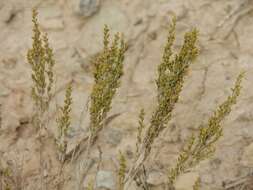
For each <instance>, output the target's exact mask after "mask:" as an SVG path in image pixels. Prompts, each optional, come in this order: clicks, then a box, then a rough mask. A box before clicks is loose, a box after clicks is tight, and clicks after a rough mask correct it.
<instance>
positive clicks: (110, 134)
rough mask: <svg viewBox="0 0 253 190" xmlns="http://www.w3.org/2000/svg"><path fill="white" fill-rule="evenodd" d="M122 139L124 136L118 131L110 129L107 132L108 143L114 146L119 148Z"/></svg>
mask: <svg viewBox="0 0 253 190" xmlns="http://www.w3.org/2000/svg"><path fill="white" fill-rule="evenodd" d="M122 137H123V134H122V132H121V131H120V130H118V129H113V128H109V129H107V131H106V132H105V138H106V142H107V143H109V144H111V145H113V146H117V145H118V144H119V143H120V142H121V139H122Z"/></svg>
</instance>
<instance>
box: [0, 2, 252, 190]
mask: <svg viewBox="0 0 253 190" xmlns="http://www.w3.org/2000/svg"><path fill="white" fill-rule="evenodd" d="M32 7H38V10H39V13H40V14H39V21H40V23H41V28H42V29H43V31H44V32H47V33H48V35H49V40H50V43H51V45H52V47H53V48H54V53H55V59H56V67H55V72H56V74H57V81H56V89H55V90H56V94H55V99H54V104H55V105H56V106H59V105H60V104H62V101H63V96H64V90H65V87H66V84H67V83H68V82H69V81H71V80H73V81H74V87H73V89H74V90H73V91H74V94H73V101H74V105H73V113H72V121H73V122H72V126H71V127H72V129H71V132H70V135H69V137H68V138H69V141H70V142H71V143H72V144H75V142H76V141H78V140H79V139H81V138H82V136H84V135H85V129H86V127H87V124H88V113H87V109H85V105H86V104H87V100H88V96H89V93H90V90H91V87H92V83H93V79H92V73H91V66H90V62H89V60H90V59H91V58H92V57H93V56H94V55H96V53H97V52H98V51H99V50H100V49H101V44H102V41H101V39H102V33H103V25H104V24H107V25H108V26H109V27H110V28H111V30H112V31H113V32H116V31H119V32H124V34H125V38H126V40H127V42H128V44H129V48H128V51H127V55H126V60H125V67H124V70H125V76H124V77H123V79H122V85H121V88H120V89H119V91H118V93H117V96H116V97H115V99H114V102H113V109H112V110H111V112H110V116H115V117H112V118H113V119H112V120H111V121H110V122H109V123H108V128H106V129H105V130H104V133H103V134H102V135H101V138H100V139H99V141H98V145H99V146H100V147H103V148H102V152H103V154H102V156H103V160H105V161H104V162H105V163H102V164H101V165H100V168H99V172H96V170H97V168H96V165H94V166H93V168H92V170H91V174H90V175H91V176H90V178H91V179H93V178H94V177H96V176H97V177H96V180H95V182H96V184H97V187H98V188H107V189H115V188H116V182H115V180H116V179H115V176H113V175H112V173H114V172H115V170H116V169H117V161H116V157H117V154H118V151H119V150H121V151H124V152H125V153H127V156H128V158H131V157H132V154H133V148H134V146H135V136H136V125H137V115H138V113H139V110H140V109H141V108H144V109H145V110H146V112H147V115H148V117H149V116H150V115H151V113H152V108H153V107H154V104H155V95H156V93H155V78H156V70H155V69H156V67H157V65H158V64H159V61H160V60H161V54H162V48H163V45H164V43H165V40H166V32H167V27H168V25H169V22H170V19H171V17H172V16H173V15H177V17H178V23H177V40H176V44H175V47H176V49H177V48H178V47H179V45H180V44H181V43H182V37H183V34H184V32H186V31H187V30H188V29H189V28H192V27H197V28H198V30H199V34H200V36H199V42H198V44H199V47H200V56H199V58H198V59H197V61H196V63H195V64H194V65H192V67H191V71H190V73H189V75H188V77H187V78H186V83H185V85H184V89H183V92H182V94H181V96H180V101H179V103H178V104H177V106H176V109H175V110H174V113H173V120H172V121H171V122H170V124H169V127H168V129H166V130H165V131H164V133H163V134H162V135H161V137H160V139H159V140H158V141H157V142H156V143H155V145H154V150H155V151H154V152H153V153H152V158H153V159H152V160H151V161H150V163H149V164H148V171H150V174H149V176H148V177H147V183H148V184H150V185H151V187H152V189H154V190H155V189H161V188H162V187H163V186H162V184H163V181H164V179H163V178H161V177H160V175H161V176H166V171H167V169H168V168H169V167H170V166H171V165H172V164H173V162H174V161H175V159H176V156H177V153H178V151H179V148H180V147H181V146H182V145H183V142H184V141H185V140H186V139H187V137H188V136H189V135H190V134H191V133H192V132H196V129H197V127H198V126H199V125H200V124H205V123H206V121H207V119H208V117H209V116H210V114H211V113H212V111H213V110H214V109H215V108H216V106H217V105H218V104H219V103H220V102H222V101H223V100H224V99H225V98H226V96H227V95H228V94H229V92H230V88H231V87H232V85H233V82H234V80H235V78H236V76H237V75H238V73H239V72H240V71H241V70H245V71H246V72H247V73H246V78H245V80H244V81H243V89H242V94H241V96H240V98H239V102H238V104H237V105H236V106H234V107H233V112H232V113H231V115H230V116H229V117H228V118H227V119H226V120H225V121H224V122H223V125H224V129H225V130H224V136H223V137H222V139H221V140H220V141H219V142H218V144H217V151H216V153H215V155H214V156H213V157H212V158H211V159H210V160H208V161H204V162H202V163H201V164H200V165H199V166H198V167H197V168H194V171H191V172H190V173H187V174H185V175H184V176H182V177H181V178H180V179H179V181H178V182H177V187H178V189H190V187H189V186H192V180H195V179H196V177H197V176H199V177H200V180H201V186H202V187H203V189H206V190H209V189H212V190H216V189H217V190H218V189H221V187H222V184H223V183H224V182H225V181H228V180H231V179H234V178H237V177H240V176H245V175H247V174H249V173H250V172H252V168H253V91H252V80H253V75H252V73H253V50H252V44H253V38H252V37H253V36H252V35H253V20H252V16H253V3H252V1H250V0H223V1H216V0H206V1H203V0H156V1H154V0H145V1H143V0H134V1H133V0H120V1H119V0H103V1H102V0H101V1H99V0H23V1H19V0H9V1H3V0H2V1H0V30H1V32H0V41H1V46H0V105H1V128H0V158H3V159H4V160H5V161H6V164H8V163H9V164H10V165H13V166H15V167H18V166H19V167H21V168H23V170H22V172H21V174H20V175H22V176H23V179H24V181H25V182H24V185H25V187H26V189H34V188H35V187H36V185H35V184H36V182H38V180H39V161H38V143H37V139H36V131H35V129H34V128H32V126H30V125H29V122H28V121H29V118H30V115H31V113H32V103H31V98H30V86H31V79H30V72H31V69H30V67H29V65H28V63H27V61H26V58H25V56H26V53H27V49H28V48H29V47H31V31H32V23H31V8H32ZM55 113H56V108H55V107H54V108H52V110H51V115H52V118H53V117H54V116H55ZM81 113H82V114H81ZM80 117H81V118H82V119H80ZM49 128H50V131H53V132H55V130H56V129H55V128H56V124H55V122H54V120H52V121H50V126H49ZM53 144H54V143H53V142H51V141H50V140H46V141H45V148H44V154H45V155H44V156H45V157H46V158H47V161H45V166H44V168H46V169H45V174H44V177H45V178H46V180H47V181H48V183H50V184H51V185H50V186H49V187H48V189H54V188H55V186H54V185H55V184H57V177H55V176H56V173H57V168H58V164H59V163H58V162H57V160H56V158H57V157H56V155H55V147H54V146H53ZM73 146H74V145H73ZM96 151H97V150H95V152H96ZM97 159H99V158H98V156H97V155H96V153H94V160H97ZM73 170H74V167H71V166H69V167H68V168H66V173H68V172H70V173H75V172H73ZM16 171H19V170H16ZM67 171H68V172H67ZM16 173H17V175H18V172H16ZM165 180H166V179H165ZM86 185H87V184H86ZM86 185H85V186H86ZM73 187H75V181H74V180H73V178H69V177H68V176H67V175H66V179H65V185H64V189H66V190H67V189H71V188H73ZM132 189H136V187H135V186H133V187H132Z"/></svg>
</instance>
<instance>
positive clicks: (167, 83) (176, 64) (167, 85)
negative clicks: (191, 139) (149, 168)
mask: <svg viewBox="0 0 253 190" xmlns="http://www.w3.org/2000/svg"><path fill="white" fill-rule="evenodd" d="M175 27H176V20H175V19H173V21H172V24H171V26H170V29H169V35H168V39H167V43H166V45H165V48H164V53H163V58H162V62H161V64H160V65H159V66H158V79H157V80H156V85H157V91H158V95H157V99H158V104H157V107H156V109H155V111H154V113H153V115H152V118H151V121H150V126H149V128H148V130H147V133H146V135H145V139H144V147H143V148H144V149H145V151H146V153H147V154H148V153H149V151H150V149H151V145H152V144H153V142H154V140H155V139H156V138H157V137H158V136H159V134H160V133H161V132H162V130H163V129H164V128H165V127H166V124H167V123H168V121H169V120H170V119H171V113H172V111H173V109H174V106H175V104H176V103H177V101H178V98H179V94H180V92H181V90H182V86H183V83H184V77H185V75H186V74H187V72H188V70H189V66H190V64H191V63H192V61H193V60H194V59H195V58H196V56H197V54H198V49H197V47H196V41H197V30H196V29H193V30H191V31H190V32H187V33H186V34H185V36H184V44H183V46H182V48H181V50H180V52H179V53H178V54H176V55H175V56H174V57H172V55H173V53H172V45H173V42H174V40H175Z"/></svg>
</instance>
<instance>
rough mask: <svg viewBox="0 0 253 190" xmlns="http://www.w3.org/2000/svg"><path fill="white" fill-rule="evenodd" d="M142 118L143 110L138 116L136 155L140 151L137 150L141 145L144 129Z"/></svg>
mask: <svg viewBox="0 0 253 190" xmlns="http://www.w3.org/2000/svg"><path fill="white" fill-rule="evenodd" d="M144 117H145V112H144V109H141V111H140V114H139V125H138V128H137V129H138V133H137V142H136V149H137V153H138V152H139V151H140V150H139V149H140V145H141V143H142V133H143V130H144V129H145V124H144Z"/></svg>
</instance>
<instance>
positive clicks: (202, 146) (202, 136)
mask: <svg viewBox="0 0 253 190" xmlns="http://www.w3.org/2000/svg"><path fill="white" fill-rule="evenodd" d="M242 78H243V73H241V74H240V75H239V76H238V77H237V80H236V82H235V85H234V88H233V89H232V93H231V95H230V96H228V97H227V99H226V100H225V101H224V102H223V103H222V104H221V105H220V106H219V107H218V109H217V110H216V111H215V112H214V113H213V115H212V116H211V117H210V118H209V120H208V123H207V125H206V126H201V127H200V128H199V134H198V135H197V136H195V135H192V136H191V138H189V141H188V143H187V144H186V146H185V148H184V149H183V150H182V152H181V153H180V155H179V157H178V160H177V163H176V166H175V167H174V168H173V169H171V170H170V172H169V176H168V177H169V184H170V185H173V184H174V181H175V180H176V178H177V177H178V176H179V175H180V174H181V173H184V172H185V171H186V170H187V169H189V168H191V167H193V166H195V165H196V164H198V163H199V162H200V161H201V160H204V159H206V158H209V157H210V156H211V155H212V154H213V153H214V151H215V146H214V145H215V142H217V140H218V139H219V138H220V137H221V136H222V132H223V128H222V125H221V122H222V120H223V119H224V118H225V117H226V116H227V115H228V114H229V113H230V112H231V108H232V106H233V105H234V104H235V103H236V101H237V97H238V96H239V94H240V90H241V82H242Z"/></svg>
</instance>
